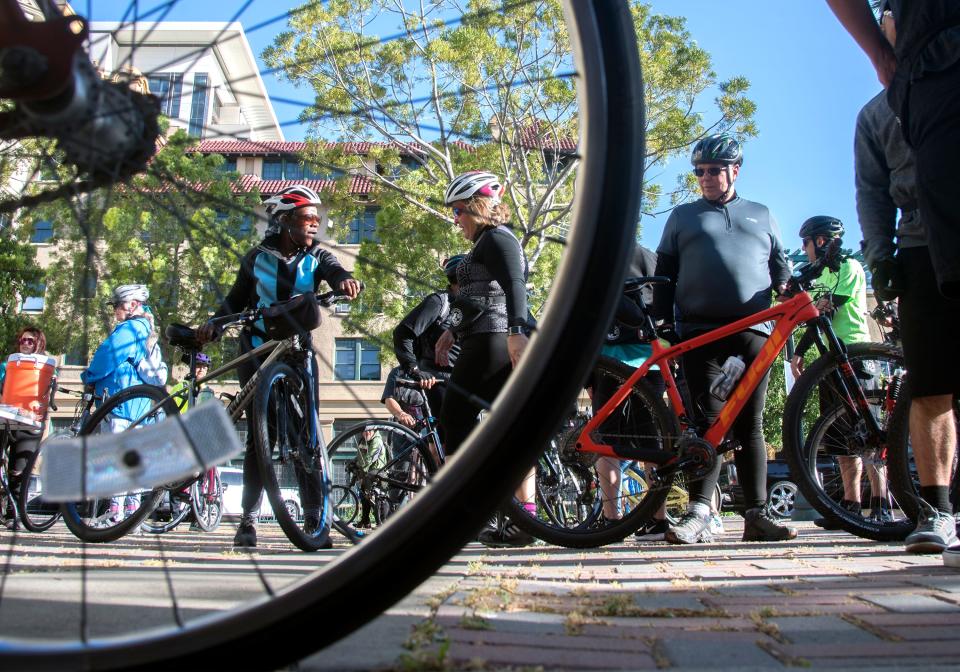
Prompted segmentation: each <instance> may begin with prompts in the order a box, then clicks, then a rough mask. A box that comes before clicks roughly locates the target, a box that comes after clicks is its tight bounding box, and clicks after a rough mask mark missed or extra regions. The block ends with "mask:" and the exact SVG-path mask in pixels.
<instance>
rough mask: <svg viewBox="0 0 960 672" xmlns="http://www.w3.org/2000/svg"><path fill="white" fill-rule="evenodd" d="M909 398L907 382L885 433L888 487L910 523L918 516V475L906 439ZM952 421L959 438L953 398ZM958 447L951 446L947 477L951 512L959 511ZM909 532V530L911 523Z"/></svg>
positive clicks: (959, 404) (959, 415) (958, 408)
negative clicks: (951, 463) (951, 462)
mask: <svg viewBox="0 0 960 672" xmlns="http://www.w3.org/2000/svg"><path fill="white" fill-rule="evenodd" d="M912 400H913V396H912V394H911V393H910V385H909V384H907V385H904V389H903V391H902V392H901V394H900V399H899V402H898V403H897V407H896V408H895V409H894V411H893V417H892V418H891V420H890V429H889V430H888V434H887V445H888V448H887V450H888V451H889V455H888V459H887V464H888V467H889V469H890V490H891V491H892V492H893V493H894V495H895V497H896V500H897V501H898V502H900V504H901V507H902V508H903V511H904V513H905V514H906V515H907V516H909V518H910V520H911V522H913V521H916V520H917V519H918V517H919V515H920V505H919V503H918V502H917V500H918V499H920V477H919V475H918V474H917V465H916V462H915V460H914V457H913V442H912V441H911V440H910V406H911V405H912ZM953 421H954V431H956V432H957V436H958V437H960V398H957V397H954V399H953ZM958 448H960V446H954V450H953V466H952V468H951V477H950V502H951V504H953V511H954V513H957V512H960V469H958V468H957V467H958V464H960V450H958ZM909 531H910V532H912V531H913V526H912V525H911V528H910V530H909Z"/></svg>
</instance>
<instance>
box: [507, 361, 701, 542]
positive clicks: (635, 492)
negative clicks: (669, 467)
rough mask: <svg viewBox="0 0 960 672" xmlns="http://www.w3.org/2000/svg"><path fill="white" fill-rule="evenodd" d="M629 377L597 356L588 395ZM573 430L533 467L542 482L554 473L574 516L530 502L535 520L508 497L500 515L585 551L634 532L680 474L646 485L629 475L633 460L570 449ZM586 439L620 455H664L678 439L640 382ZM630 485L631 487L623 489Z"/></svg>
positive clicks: (671, 421)
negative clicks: (631, 452)
mask: <svg viewBox="0 0 960 672" xmlns="http://www.w3.org/2000/svg"><path fill="white" fill-rule="evenodd" d="M633 372H634V369H632V368H631V367H629V366H627V365H626V364H623V363H622V362H619V361H617V360H615V359H611V358H609V357H603V356H601V357H600V358H599V360H598V361H597V364H596V365H595V366H594V368H593V373H592V375H591V377H590V382H591V383H592V385H593V389H594V391H595V392H596V390H598V389H600V388H601V386H603V387H604V388H605V389H606V390H608V391H609V392H613V391H614V390H616V389H618V388H620V387H622V386H623V385H624V384H626V382H627V380H628V379H629V378H630V376H631V374H633ZM580 428H582V425H580V426H579V427H577V428H576V429H574V430H573V431H571V432H569V433H568V434H566V435H564V436H562V437H560V440H559V441H554V442H553V443H552V444H551V447H550V448H549V449H548V450H547V451H544V453H543V454H542V455H541V462H540V467H539V468H538V470H537V476H538V477H547V478H550V479H551V480H550V481H548V484H550V485H552V482H553V481H552V479H554V478H556V477H555V476H554V474H556V475H557V476H559V477H560V483H561V484H562V485H561V491H563V492H566V493H568V494H566V495H565V496H564V497H562V499H563V500H564V501H568V502H569V501H570V500H572V501H573V503H576V505H577V506H576V508H572V509H571V510H573V511H576V512H577V513H578V514H579V515H577V516H569V517H567V518H565V519H558V517H557V516H555V515H550V514H549V513H548V509H547V508H546V507H541V505H540V502H539V501H538V512H537V515H536V516H532V515H530V514H529V513H527V512H526V510H525V509H524V508H523V506H522V505H521V503H520V502H519V501H518V500H517V499H515V498H514V499H513V500H512V501H511V502H510V504H509V506H508V512H509V514H510V518H511V520H512V521H513V522H514V523H516V525H517V527H519V528H520V529H522V530H524V531H526V532H527V533H529V534H532V535H534V536H535V537H537V538H539V539H542V540H543V541H546V542H548V543H551V544H557V545H559V546H566V547H569V548H592V547H595V546H603V545H605V544H611V543H615V542H618V541H621V540H623V539H624V538H625V537H626V536H627V535H628V534H631V533H632V532H636V531H637V530H638V529H640V526H642V525H643V524H644V523H646V522H647V521H649V520H651V519H652V518H653V517H654V515H655V514H656V513H657V512H658V511H659V510H660V508H661V506H663V505H664V503H665V502H666V501H667V498H668V496H669V495H670V494H671V493H674V492H675V491H676V489H677V485H676V484H677V483H682V482H683V478H684V477H683V475H682V474H677V475H675V476H674V477H673V478H671V479H670V483H664V484H660V485H654V486H651V484H650V482H649V479H648V478H647V477H646V476H640V475H638V474H637V471H636V468H635V465H636V463H635V462H634V460H633V459H632V458H630V457H623V458H611V457H601V458H597V456H596V455H591V454H587V453H582V452H580V451H578V450H577V448H576V440H577V437H578V436H579V429H580ZM594 434H595V435H596V436H597V437H598V438H597V439H596V440H597V441H598V442H600V443H605V444H609V445H613V446H615V447H621V448H623V449H624V451H625V454H628V452H629V450H630V449H636V448H644V449H652V450H662V451H665V452H666V453H670V452H672V450H673V447H674V444H675V441H676V439H677V438H678V437H679V436H680V428H679V426H678V424H677V419H676V417H674V415H673V414H671V413H670V411H669V410H668V409H667V407H666V405H665V404H664V403H663V399H662V398H660V397H659V396H658V395H657V394H656V393H655V392H654V391H653V389H652V388H651V387H650V386H649V385H648V384H647V383H646V382H645V381H643V380H640V381H638V382H637V383H636V384H635V385H634V387H633V389H632V391H631V393H630V395H628V396H627V398H626V399H625V400H624V401H623V402H622V403H621V404H620V406H619V407H618V408H617V409H615V411H614V413H613V414H612V415H611V417H610V419H609V420H608V421H607V422H605V423H604V424H603V425H601V426H600V428H599V429H597V430H596V431H595V432H594ZM545 465H547V466H545ZM551 465H552V466H551ZM631 474H633V475H631ZM638 479H642V480H638ZM631 483H632V484H633V486H635V487H631ZM538 487H540V484H539V483H538ZM684 491H685V490H684ZM567 508H569V506H568V507H567Z"/></svg>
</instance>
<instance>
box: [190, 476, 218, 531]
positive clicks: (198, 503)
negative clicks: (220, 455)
mask: <svg viewBox="0 0 960 672" xmlns="http://www.w3.org/2000/svg"><path fill="white" fill-rule="evenodd" d="M206 483H207V474H206V473H204V474H202V475H201V476H200V478H199V480H198V481H197V483H196V484H195V486H196V487H194V488H193V489H191V490H190V495H191V497H190V510H191V511H192V513H193V522H194V524H195V525H196V526H197V527H199V528H200V529H201V530H202V531H203V532H213V531H214V530H216V529H217V528H218V527H220V521H221V520H222V519H223V481H222V480H221V478H220V470H219V469H214V477H213V491H212V492H207V491H206Z"/></svg>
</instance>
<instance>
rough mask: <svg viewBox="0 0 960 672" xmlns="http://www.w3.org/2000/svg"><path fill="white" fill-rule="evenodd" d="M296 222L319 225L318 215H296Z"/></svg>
mask: <svg viewBox="0 0 960 672" xmlns="http://www.w3.org/2000/svg"><path fill="white" fill-rule="evenodd" d="M296 220H297V221H298V222H306V223H308V224H319V223H320V215H297V216H296Z"/></svg>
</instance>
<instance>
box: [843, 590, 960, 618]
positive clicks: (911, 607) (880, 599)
mask: <svg viewBox="0 0 960 672" xmlns="http://www.w3.org/2000/svg"><path fill="white" fill-rule="evenodd" d="M860 599H862V600H866V601H868V602H872V603H874V604H878V605H880V606H881V607H884V608H885V609H889V610H890V611H905V612H909V613H916V612H942V611H953V612H958V613H960V605H956V604H951V603H949V602H944V601H943V600H938V599H937V598H935V597H930V596H929V595H872V594H864V595H861V596H860Z"/></svg>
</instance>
